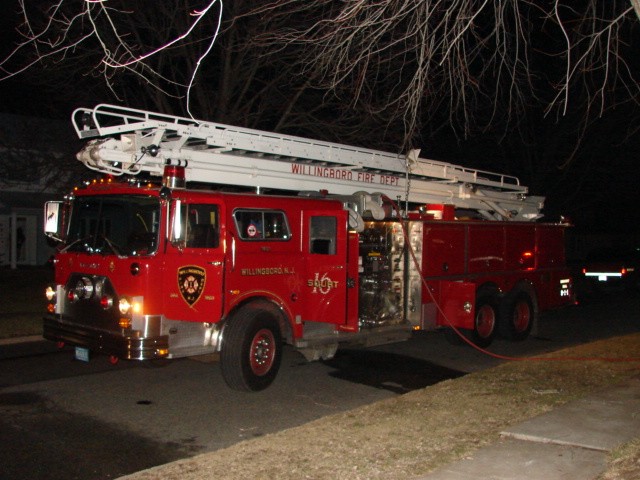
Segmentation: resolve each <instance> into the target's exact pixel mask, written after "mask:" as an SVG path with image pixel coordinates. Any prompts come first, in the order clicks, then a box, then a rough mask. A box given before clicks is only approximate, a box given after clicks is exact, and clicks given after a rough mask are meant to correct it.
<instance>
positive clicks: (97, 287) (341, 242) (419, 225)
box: [44, 106, 573, 390]
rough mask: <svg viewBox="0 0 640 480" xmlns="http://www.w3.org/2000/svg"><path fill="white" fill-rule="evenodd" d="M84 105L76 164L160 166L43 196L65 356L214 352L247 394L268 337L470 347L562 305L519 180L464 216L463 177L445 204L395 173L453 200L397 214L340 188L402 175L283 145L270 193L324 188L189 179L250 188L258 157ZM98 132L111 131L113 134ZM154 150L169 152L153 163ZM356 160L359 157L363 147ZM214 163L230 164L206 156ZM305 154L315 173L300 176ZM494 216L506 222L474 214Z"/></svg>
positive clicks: (552, 247) (49, 320)
mask: <svg viewBox="0 0 640 480" xmlns="http://www.w3.org/2000/svg"><path fill="white" fill-rule="evenodd" d="M99 108H100V107H97V109H96V110H94V111H90V112H87V111H83V113H84V114H86V113H90V114H91V115H92V116H93V124H91V126H90V127H86V126H84V127H79V128H78V127H77V130H78V132H79V134H80V136H81V137H83V136H90V137H96V136H97V137H101V138H100V140H99V142H98V143H96V142H95V141H94V142H90V143H89V144H88V146H87V147H86V148H85V150H84V151H83V152H81V153H80V154H79V159H80V160H81V161H84V162H85V164H87V166H89V167H90V168H94V169H96V170H98V171H102V172H104V173H109V174H112V175H113V174H114V173H116V174H117V173H119V172H120V173H126V174H128V175H134V174H137V173H139V172H140V171H146V172H147V173H151V174H158V172H161V174H162V175H163V180H162V185H160V184H156V183H149V182H142V181H140V180H138V179H134V180H133V181H128V182H120V181H114V180H113V179H112V178H111V177H108V178H105V179H103V180H102V181H96V182H93V183H91V184H89V185H86V186H85V187H83V188H79V189H77V190H76V191H75V192H74V193H73V194H72V195H70V196H69V197H68V198H67V199H66V200H65V202H49V203H47V205H46V212H45V218H46V225H45V232H46V233H47V234H48V235H49V236H51V237H53V238H56V239H58V240H59V241H60V242H61V243H60V245H61V247H60V250H59V253H58V254H57V256H56V259H55V282H54V285H52V286H51V287H50V288H49V289H48V290H47V298H48V299H49V306H48V313H47V314H46V316H45V318H44V337H45V338H47V339H49V340H53V341H56V342H61V343H66V344H69V345H73V346H75V347H76V354H77V356H78V357H79V358H82V359H86V358H88V352H89V351H93V352H100V353H104V354H106V355H109V356H110V357H111V358H112V359H114V360H115V359H117V358H123V359H129V360H150V359H159V358H178V357H185V356H194V355H202V354H207V353H212V352H219V353H220V361H221V369H222V374H223V376H224V379H225V381H226V382H227V384H228V385H229V386H230V387H232V388H235V389H238V390H261V389H264V388H266V387H267V386H269V385H270V384H271V383H272V382H273V380H274V378H275V376H276V374H277V371H278V368H279V364H280V361H281V355H282V345H283V344H284V343H287V344H290V345H293V346H294V347H295V348H296V349H297V350H299V351H300V352H301V353H302V354H303V355H304V356H305V357H306V358H307V359H309V360H317V359H323V358H331V357H332V356H333V355H334V354H335V352H336V350H337V349H338V348H340V347H341V346H343V345H347V344H359V345H363V346H372V345H378V344H383V343H389V342H398V341H402V340H405V339H407V338H409V337H410V335H411V333H412V331H414V330H419V329H423V330H431V329H436V328H447V329H448V330H449V331H452V332H458V333H460V334H461V335H462V336H463V337H464V338H466V339H468V340H469V341H471V342H473V343H475V344H476V345H478V346H480V347H486V346H488V345H489V344H490V342H491V341H492V340H493V338H494V336H495V335H497V334H501V335H503V336H504V337H506V338H509V339H511V340H516V341H517V340H523V339H524V338H526V337H527V336H528V334H529V333H530V332H531V329H532V328H534V326H535V322H536V318H537V314H538V312H539V311H540V310H544V309H547V308H552V307H557V306H561V305H566V304H570V303H572V302H573V293H572V290H571V288H572V287H571V279H570V276H569V275H568V271H567V269H566V267H565V263H564V231H565V228H566V225H562V224H543V223H538V222H535V221H531V220H530V218H532V217H535V215H534V214H535V213H536V210H535V208H534V207H532V206H531V204H530V203H526V202H525V201H524V200H523V199H524V198H525V197H524V195H523V193H522V190H521V188H520V187H519V185H517V184H516V185H517V187H518V188H515V187H514V186H513V185H514V184H509V185H507V186H506V187H503V190H499V189H498V188H497V187H496V186H495V185H492V184H491V185H488V187H491V188H493V189H494V190H495V191H497V193H496V194H495V195H498V194H500V195H502V197H500V195H498V197H496V198H497V201H496V200H492V199H491V197H490V195H487V194H485V193H483V192H480V193H479V196H480V197H482V198H480V200H478V201H480V202H482V205H483V208H484V210H483V211H480V213H477V209H476V214H475V215H472V218H467V217H468V216H469V214H468V211H469V208H468V207H469V204H468V202H469V201H470V200H469V198H470V197H473V195H472V194H470V193H469V192H472V193H473V194H476V193H477V192H478V189H475V190H473V189H470V188H469V187H467V186H463V187H461V188H463V189H464V191H463V195H461V196H460V200H458V201H456V200H452V196H451V195H450V194H449V193H446V194H440V192H439V191H438V190H437V189H438V188H440V184H441V183H442V182H433V180H432V179H431V178H428V179H419V178H414V179H412V180H411V183H412V184H414V185H415V188H417V189H420V187H421V186H422V187H424V188H425V189H426V187H427V186H429V185H431V184H432V183H438V185H437V186H436V190H434V192H430V193H429V194H428V195H426V194H425V196H424V199H425V200H429V199H431V200H433V199H445V198H446V199H449V200H452V202H451V203H444V202H442V203H424V202H421V201H419V200H422V199H423V198H415V196H414V197H413V198H409V196H407V197H406V200H407V201H406V202H405V203H404V205H403V207H402V208H401V207H400V206H399V205H398V202H396V201H394V200H392V199H391V197H390V196H389V195H388V194H386V193H382V192H381V193H375V194H369V193H366V192H364V191H358V192H354V193H351V194H347V193H346V191H347V189H351V191H353V187H354V186H362V183H364V182H368V183H371V179H374V180H377V181H378V184H377V185H376V186H377V187H378V188H383V187H384V186H385V185H386V186H388V187H389V188H392V189H393V188H396V190H395V191H394V192H396V193H397V192H398V191H402V190H403V189H405V187H406V185H402V180H403V178H402V176H401V175H400V174H397V173H393V172H392V171H387V172H383V171H381V170H380V168H379V167H380V165H376V167H377V170H375V171H369V172H368V173H367V175H368V176H367V177H363V179H361V178H360V176H359V174H358V173H357V171H358V170H360V171H362V170H365V164H364V162H362V161H359V160H358V161H359V163H358V164H357V167H358V168H349V169H345V168H344V167H343V166H341V165H336V164H335V163H333V164H332V163H330V164H329V166H327V164H326V163H325V164H324V165H321V166H318V164H317V163H316V164H314V163H312V162H308V161H305V162H304V163H301V162H298V161H297V160H296V159H297V158H298V157H292V156H290V155H287V156H286V159H285V160H283V159H282V157H281V156H280V157H279V158H278V159H276V160H274V161H276V162H278V163H277V164H275V165H276V166H277V168H280V167H281V165H280V164H282V165H284V167H285V169H286V170H287V173H286V174H284V173H281V174H279V175H278V177H277V178H278V179H279V180H278V182H281V183H278V182H277V185H275V186H276V187H278V188H282V186H283V185H286V183H287V181H290V182H292V183H294V182H293V180H296V181H298V180H300V178H299V177H301V179H302V181H314V182H315V181H318V179H319V181H321V182H323V183H324V185H325V186H326V185H329V187H332V186H333V187H336V188H334V189H337V190H338V194H335V195H334V194H331V193H329V192H326V191H322V192H321V191H318V190H316V191H304V192H300V190H301V189H296V190H298V192H300V193H298V194H297V195H287V196H282V195H264V194H260V193H228V192H222V191H220V190H210V189H192V188H189V189H187V188H185V187H186V180H187V178H186V177H187V176H188V175H189V172H191V173H190V174H191V175H192V180H202V178H200V177H201V176H206V175H210V174H211V172H212V171H215V172H219V171H220V170H221V169H222V170H224V169H225V168H226V169H228V170H227V171H228V173H229V176H230V177H232V178H233V175H236V174H237V175H239V177H238V178H241V179H242V181H243V182H247V183H248V184H252V183H251V182H254V183H255V182H256V181H257V180H256V175H254V176H253V177H251V176H249V177H248V178H245V177H246V176H247V175H246V174H245V173H244V172H241V173H237V172H236V170H237V168H238V167H237V162H238V161H239V160H244V161H247V160H248V161H249V162H253V164H254V165H253V167H252V168H253V170H256V169H257V167H256V164H257V163H256V162H259V161H264V159H261V158H260V157H259V156H257V155H255V154H252V155H248V154H246V150H244V146H243V147H242V148H241V150H242V151H244V152H245V153H244V154H243V153H234V154H233V155H232V154H230V153H228V152H229V149H230V148H240V147H238V146H237V145H235V146H233V147H230V146H229V143H230V140H233V141H234V142H236V143H240V140H242V138H240V137H241V135H240V137H239V136H238V135H232V136H227V137H226V138H225V139H224V142H226V143H225V145H226V146H225V147H224V149H220V147H219V146H216V147H215V148H210V147H206V148H203V147H202V144H201V143H200V144H198V143H197V142H193V143H190V142H191V141H192V138H193V137H194V136H195V137H196V138H201V137H202V136H204V137H205V138H206V143H207V144H209V142H210V139H211V138H212V137H213V136H215V135H214V134H213V133H212V131H211V130H207V131H206V132H205V134H203V135H199V134H198V135H195V134H194V131H195V130H197V131H199V132H200V131H202V129H203V128H205V127H207V128H213V127H211V125H209V124H199V125H193V124H192V123H190V121H188V120H186V119H173V121H172V122H167V121H166V120H167V119H166V118H164V117H162V118H155V117H150V116H149V115H150V114H149V113H148V112H140V111H136V110H130V109H122V107H109V108H108V112H107V114H106V116H107V117H108V118H109V119H111V120H113V117H116V118H117V120H118V122H115V125H114V124H113V122H111V123H109V124H108V126H105V127H103V128H106V129H107V130H106V131H104V132H100V127H99V126H97V125H96V124H99V123H100V115H102V114H104V112H102V111H100V110H98V109H99ZM103 108H104V106H103ZM124 120H126V121H124ZM134 120H135V121H134ZM150 122H151V123H150ZM123 131H124V132H129V131H134V132H135V137H134V138H133V139H131V138H129V137H126V136H125V135H122V133H123ZM86 132H89V133H86ZM240 133H241V134H247V132H240ZM249 133H251V134H254V132H253V131H251V132H249ZM263 133H264V132H261V134H263ZM114 134H119V135H122V136H121V138H120V139H119V140H116V141H115V143H114V136H113V135H114ZM109 135H110V136H109ZM239 138H240V139H239ZM282 139H283V137H278V140H279V141H281V140H282ZM284 139H285V140H287V141H303V140H301V139H299V138H297V137H284ZM304 141H305V142H306V140H304ZM171 142H173V143H171ZM176 142H177V143H176ZM211 142H212V141H211ZM212 143H213V142H212ZM141 144H142V146H141ZM132 145H133V146H132ZM158 145H159V146H158ZM176 145H177V146H176ZM186 147H190V148H186ZM338 147H340V148H342V149H344V148H346V147H345V146H336V145H329V146H327V145H323V146H322V148H319V151H321V152H322V153H323V154H324V153H326V149H327V148H332V149H335V148H338ZM254 148H255V147H254ZM263 148H264V147H263ZM278 148H280V149H281V146H279V147H278ZM306 148H308V145H307V147H306ZM159 151H166V152H168V153H167V156H166V158H159V157H161V156H160V155H158V152H159ZM203 151H204V153H203ZM154 152H155V154H154ZM289 153H291V152H289ZM374 153H379V152H374ZM365 154H366V156H367V158H370V157H371V151H368V152H365ZM279 155H281V154H279ZM341 155H344V152H343V153H342V154H341ZM230 156H233V157H234V158H232V159H228V158H227V157H230ZM212 159H213V160H215V161H216V162H221V161H224V162H228V163H225V164H224V165H222V166H220V165H218V166H216V167H215V168H209V167H208V165H209V163H208V162H210V161H212ZM176 160H179V161H178V162H177V161H176ZM182 161H184V162H183V163H181V162H182ZM101 162H102V163H101ZM104 162H106V163H104ZM145 162H146V163H145ZM198 162H200V163H198ZM234 162H235V163H234ZM158 164H159V165H160V166H158ZM190 165H191V166H190ZM198 165H201V166H200V167H198ZM310 165H313V170H308V173H301V172H304V169H305V168H307V169H310V168H311V167H310ZM443 165H445V164H443ZM294 166H295V168H294ZM446 166H447V168H448V167H449V166H448V164H446ZM453 167H454V168H460V167H455V166H453ZM438 168H440V167H438ZM443 171H444V170H443ZM460 172H463V171H462V170H459V171H458V173H460ZM463 173H464V172H463ZM472 173H477V172H472ZM432 174H433V173H432ZM444 174H446V175H449V174H448V173H446V172H445V173H444ZM194 177H195V178H194ZM307 177H309V178H307ZM224 179H225V177H222V180H224ZM404 180H405V181H406V182H409V180H408V179H407V178H405V179H404ZM420 182H423V185H421V183H420ZM500 182H502V183H501V184H504V178H502V179H501V180H500ZM205 183H206V182H205ZM234 183H238V182H234ZM479 183H482V181H481V180H479ZM491 188H490V189H489V190H491ZM341 189H342V190H341ZM329 190H332V189H331V188H329ZM505 190H506V194H504V193H505V192H504V191H505ZM425 191H426V190H425ZM491 191H493V190H491ZM389 193H391V192H389ZM495 195H494V197H495ZM409 200H410V201H409ZM471 200H473V201H475V200H474V199H473V198H471ZM501 201H502V203H500V202H501ZM509 202H511V203H509ZM534 202H535V203H536V204H539V203H540V202H539V198H535V199H534ZM454 203H458V204H459V205H462V206H463V207H466V208H465V209H461V208H459V206H456V205H454ZM507 204H508V205H512V206H511V207H509V206H507V207H505V205H507ZM520 205H522V207H523V208H520V209H519V210H518V209H517V207H520ZM505 208H507V209H509V210H508V211H507V210H505ZM500 212H502V213H500ZM514 212H515V213H514ZM532 212H533V213H534V214H532ZM497 214H501V215H504V214H509V215H513V216H518V215H520V217H519V218H517V219H515V220H513V219H503V220H499V219H498V218H488V217H490V216H491V215H497Z"/></svg>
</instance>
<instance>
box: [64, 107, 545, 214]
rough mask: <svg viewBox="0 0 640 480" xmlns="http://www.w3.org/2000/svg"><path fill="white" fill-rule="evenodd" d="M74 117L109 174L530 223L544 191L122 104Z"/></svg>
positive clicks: (412, 159)
mask: <svg viewBox="0 0 640 480" xmlns="http://www.w3.org/2000/svg"><path fill="white" fill-rule="evenodd" d="M72 122H73V125H74V127H75V129H76V133H77V134H78V136H79V137H80V138H81V139H91V141H89V142H88V143H87V145H86V146H85V147H84V148H83V149H82V150H81V151H80V152H79V153H78V155H77V157H78V160H80V161H81V162H83V163H84V164H85V165H86V166H87V167H88V168H90V169H93V170H96V171H98V172H101V173H106V174H110V175H116V176H119V175H137V174H140V173H143V172H144V173H147V174H150V175H156V176H161V175H163V171H164V167H165V166H167V165H169V166H182V167H185V175H186V180H187V181H196V182H203V183H211V184H227V185H236V186H246V187H258V188H270V189H279V190H293V191H298V192H304V191H314V192H318V191H321V190H327V191H328V192H329V193H330V194H336V195H343V196H347V195H353V194H354V193H356V192H362V191H369V192H376V193H379V194H382V195H386V196H387V197H389V198H391V199H393V200H396V199H401V201H402V202H407V203H411V204H430V203H436V204H452V205H455V206H456V207H457V208H462V209H469V210H474V211H477V212H479V213H481V214H482V215H483V216H484V217H486V218H488V219H492V220H517V221H532V220H535V219H537V218H539V217H541V214H540V210H541V209H542V206H543V203H544V198H543V197H537V196H529V195H528V193H527V192H528V190H527V187H525V186H522V185H520V181H519V180H518V178H516V177H513V176H508V175H501V174H498V173H492V172H486V171H482V170H475V169H470V168H465V167H462V166H459V165H453V164H450V163H446V162H438V161H434V160H426V159H423V158H418V153H419V151H417V150H413V151H411V152H410V153H409V154H408V155H398V154H393V153H387V152H382V151H378V150H371V149H366V148H360V147H353V146H349V145H341V144H338V143H330V142H322V141H317V140H311V139H307V138H302V137H297V136H293V135H281V134H277V133H270V132H265V131H260V130H253V129H248V128H240V127H234V126H230V125H223V124H219V123H213V122H206V121H199V120H193V119H189V118H183V117H176V116H172V115H165V114H159V113H153V112H147V111H143V110H137V109H132V108H126V107H120V106H115V105H106V104H101V105H98V106H96V107H95V108H93V109H87V108H79V109H77V110H75V111H74V112H73V114H72Z"/></svg>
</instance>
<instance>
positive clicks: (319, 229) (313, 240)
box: [309, 217, 338, 255]
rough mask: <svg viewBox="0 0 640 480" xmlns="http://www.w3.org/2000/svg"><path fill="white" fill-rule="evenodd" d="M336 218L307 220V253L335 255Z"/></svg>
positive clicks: (312, 218)
mask: <svg viewBox="0 0 640 480" xmlns="http://www.w3.org/2000/svg"><path fill="white" fill-rule="evenodd" d="M337 225H338V224H337V220H336V217H311V218H310V219H309V253H315V254H319V255H335V254H336V243H337Z"/></svg>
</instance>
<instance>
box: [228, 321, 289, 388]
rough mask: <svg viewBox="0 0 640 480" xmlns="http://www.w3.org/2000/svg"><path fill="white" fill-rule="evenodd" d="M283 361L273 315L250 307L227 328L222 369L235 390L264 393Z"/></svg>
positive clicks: (280, 338)
mask: <svg viewBox="0 0 640 480" xmlns="http://www.w3.org/2000/svg"><path fill="white" fill-rule="evenodd" d="M281 359H282V336H281V334H280V328H279V327H278V322H277V321H276V319H275V318H274V317H273V315H272V314H271V313H269V312H267V311H265V310H261V309H251V308H247V309H246V310H244V311H242V312H240V313H239V314H238V315H237V316H235V317H234V318H232V319H231V320H230V321H229V323H228V324H227V325H226V326H225V328H224V334H223V343H222V351H221V352H220V367H221V369H222V376H223V378H224V380H225V382H226V383H227V385H229V387H231V388H233V389H234V390H241V391H259V390H264V389H265V388H267V387H268V386H269V385H271V383H272V382H273V380H274V379H275V378H276V374H277V373H278V369H279V368H280V361H281Z"/></svg>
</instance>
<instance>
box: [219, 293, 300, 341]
mask: <svg viewBox="0 0 640 480" xmlns="http://www.w3.org/2000/svg"><path fill="white" fill-rule="evenodd" d="M246 309H255V310H264V311H266V312H269V313H270V314H271V315H272V316H273V318H275V320H276V321H277V322H278V326H279V327H280V334H281V335H282V339H283V340H284V341H285V342H287V343H291V341H292V337H293V331H292V328H291V321H290V319H289V316H288V315H287V313H286V312H285V311H284V309H283V308H282V307H281V306H280V305H279V304H278V303H276V302H274V301H273V300H272V299H270V298H266V297H254V298H250V299H246V300H244V301H243V302H240V303H238V304H237V305H236V306H234V308H233V310H231V312H229V314H228V315H227V317H226V319H225V323H224V325H226V324H227V323H228V322H230V321H233V319H234V318H235V317H237V316H238V314H239V313H240V312H242V311H244V310H246ZM224 325H223V329H224Z"/></svg>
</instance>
